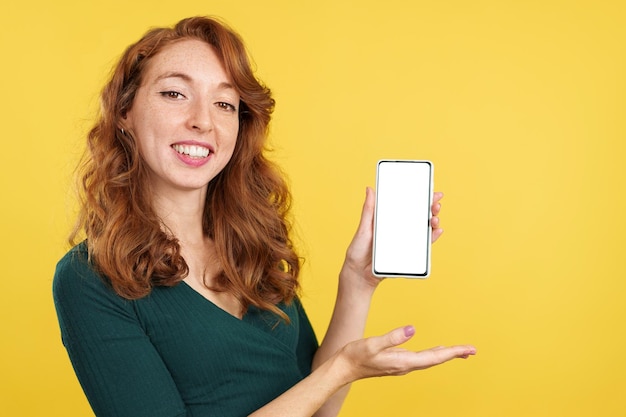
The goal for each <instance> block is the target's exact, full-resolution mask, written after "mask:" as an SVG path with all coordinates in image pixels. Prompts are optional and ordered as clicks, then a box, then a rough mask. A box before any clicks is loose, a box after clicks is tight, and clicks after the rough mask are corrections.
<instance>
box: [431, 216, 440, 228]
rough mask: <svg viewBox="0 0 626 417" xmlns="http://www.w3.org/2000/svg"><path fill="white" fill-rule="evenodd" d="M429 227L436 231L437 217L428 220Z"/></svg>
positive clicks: (437, 225)
mask: <svg viewBox="0 0 626 417" xmlns="http://www.w3.org/2000/svg"><path fill="white" fill-rule="evenodd" d="M430 227H432V228H433V229H437V228H438V227H439V217H437V216H433V217H431V218H430Z"/></svg>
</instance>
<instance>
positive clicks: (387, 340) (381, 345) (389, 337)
mask: <svg viewBox="0 0 626 417" xmlns="http://www.w3.org/2000/svg"><path fill="white" fill-rule="evenodd" d="M414 334H415V327H413V326H411V325H409V326H404V327H399V328H397V329H394V330H392V331H390V332H389V333H386V334H384V335H382V336H376V337H371V338H370V339H371V342H372V344H373V347H374V349H375V350H376V351H382V350H384V349H389V348H393V347H395V346H398V345H401V344H402V343H404V342H406V341H408V340H409V339H410V338H412V337H413V335H414Z"/></svg>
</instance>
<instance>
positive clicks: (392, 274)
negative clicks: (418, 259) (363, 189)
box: [372, 159, 434, 279]
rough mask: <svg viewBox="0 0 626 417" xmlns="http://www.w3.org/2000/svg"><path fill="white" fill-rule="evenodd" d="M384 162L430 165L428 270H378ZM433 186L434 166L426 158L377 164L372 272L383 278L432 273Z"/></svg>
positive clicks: (425, 275) (423, 275)
mask: <svg viewBox="0 0 626 417" xmlns="http://www.w3.org/2000/svg"><path fill="white" fill-rule="evenodd" d="M384 163H419V164H427V165H428V167H429V170H428V171H429V181H428V207H429V209H428V230H427V244H426V254H425V256H426V268H425V269H426V270H425V272H424V273H407V272H389V271H377V270H376V259H377V258H376V243H377V242H376V236H377V227H378V221H377V219H378V196H379V193H378V189H379V185H380V178H379V177H380V167H381V165H382V164H384ZM433 186H434V166H433V163H432V161H429V160H425V159H381V160H379V161H378V162H377V164H376V206H375V209H374V235H373V239H372V273H373V274H374V276H377V277H381V278H421V279H424V278H428V277H429V276H430V273H431V244H432V241H431V240H432V226H431V219H432V210H431V207H432V204H433Z"/></svg>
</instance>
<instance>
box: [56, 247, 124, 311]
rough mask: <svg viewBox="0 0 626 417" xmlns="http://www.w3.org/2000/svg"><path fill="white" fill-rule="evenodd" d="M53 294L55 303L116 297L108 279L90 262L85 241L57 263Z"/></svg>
mask: <svg viewBox="0 0 626 417" xmlns="http://www.w3.org/2000/svg"><path fill="white" fill-rule="evenodd" d="M52 292H53V295H54V298H55V301H59V300H72V299H74V300H77V299H85V298H86V297H87V296H88V297H87V298H91V297H110V296H111V295H114V292H113V290H112V289H111V288H110V286H109V285H108V284H107V282H106V279H105V278H104V277H103V276H102V275H101V274H99V273H98V272H97V270H96V269H95V268H94V266H93V264H92V263H91V262H90V261H89V255H88V250H87V243H86V242H85V241H83V242H81V243H79V244H78V245H76V246H74V247H73V248H71V249H70V250H69V251H68V252H67V253H66V254H65V255H64V256H63V257H62V258H61V259H60V260H59V262H58V263H57V265H56V270H55V272H54V279H53V284H52Z"/></svg>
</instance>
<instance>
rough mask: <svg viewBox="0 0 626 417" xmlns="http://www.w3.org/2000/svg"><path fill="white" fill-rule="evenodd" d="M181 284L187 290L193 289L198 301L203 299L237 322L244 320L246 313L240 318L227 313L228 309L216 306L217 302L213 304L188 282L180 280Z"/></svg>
mask: <svg viewBox="0 0 626 417" xmlns="http://www.w3.org/2000/svg"><path fill="white" fill-rule="evenodd" d="M180 283H181V284H183V285H184V286H185V287H186V288H187V289H188V290H190V291H193V293H194V294H195V295H196V296H197V297H200V301H202V300H204V302H206V303H208V304H209V305H210V306H212V308H213V309H214V310H218V311H219V312H221V313H223V314H225V315H227V316H229V317H230V318H231V319H233V320H237V321H239V322H243V321H244V317H245V316H246V315H247V313H246V314H244V315H243V316H241V318H239V317H237V316H235V315H234V314H231V313H229V312H228V311H226V310H224V309H223V308H222V307H220V306H218V305H217V304H215V303H214V302H213V301H211V300H210V299H208V298H207V297H205V296H204V295H202V294H201V293H200V292H199V291H197V290H196V289H195V288H193V287H192V286H191V285H189V284H188V283H186V282H185V281H181V282H180Z"/></svg>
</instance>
